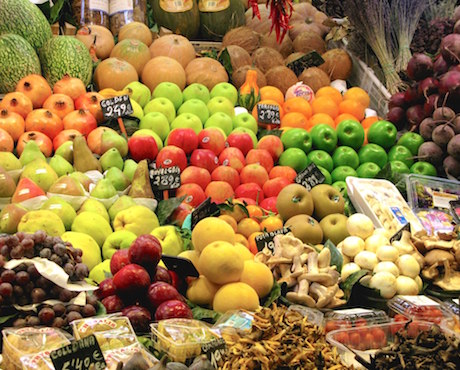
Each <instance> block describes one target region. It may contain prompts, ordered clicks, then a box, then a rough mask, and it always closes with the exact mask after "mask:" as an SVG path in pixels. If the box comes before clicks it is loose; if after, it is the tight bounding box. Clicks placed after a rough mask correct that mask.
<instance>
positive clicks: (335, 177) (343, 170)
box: [331, 166, 358, 183]
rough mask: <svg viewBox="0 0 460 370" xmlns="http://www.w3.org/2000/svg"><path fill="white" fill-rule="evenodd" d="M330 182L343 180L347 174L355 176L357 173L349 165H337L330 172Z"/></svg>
mask: <svg viewBox="0 0 460 370" xmlns="http://www.w3.org/2000/svg"><path fill="white" fill-rule="evenodd" d="M331 176H332V182H333V183H334V182H337V181H345V179H346V178H347V177H348V176H355V177H357V176H358V174H357V173H356V171H355V170H354V169H353V168H352V167H350V166H339V167H336V168H334V171H332V173H331Z"/></svg>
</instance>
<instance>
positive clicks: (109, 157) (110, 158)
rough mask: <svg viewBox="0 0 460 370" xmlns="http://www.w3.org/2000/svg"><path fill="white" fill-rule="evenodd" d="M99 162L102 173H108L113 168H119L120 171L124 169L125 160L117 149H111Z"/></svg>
mask: <svg viewBox="0 0 460 370" xmlns="http://www.w3.org/2000/svg"><path fill="white" fill-rule="evenodd" d="M99 162H100V163H101V166H102V171H107V170H108V169H109V168H112V167H117V168H119V169H120V170H122V169H123V158H122V157H121V154H120V152H119V151H118V150H117V149H115V148H111V149H109V150H107V151H106V152H105V153H104V154H102V156H101V158H99Z"/></svg>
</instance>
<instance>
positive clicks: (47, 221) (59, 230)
mask: <svg viewBox="0 0 460 370" xmlns="http://www.w3.org/2000/svg"><path fill="white" fill-rule="evenodd" d="M38 230H43V231H44V232H45V233H47V234H48V235H49V236H61V235H62V234H64V233H65V227H64V223H63V222H62V220H61V219H60V218H59V216H58V215H56V214H55V213H53V212H51V211H48V210H42V209H41V210H38V211H29V212H27V213H26V214H25V215H24V216H22V218H21V221H20V222H19V225H18V231H19V232H21V231H22V232H25V233H28V234H33V233H34V232H35V231H38Z"/></svg>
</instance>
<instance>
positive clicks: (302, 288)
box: [286, 278, 316, 307]
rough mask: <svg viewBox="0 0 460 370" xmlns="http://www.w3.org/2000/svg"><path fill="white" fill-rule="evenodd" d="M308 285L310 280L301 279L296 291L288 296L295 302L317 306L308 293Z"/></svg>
mask: <svg viewBox="0 0 460 370" xmlns="http://www.w3.org/2000/svg"><path fill="white" fill-rule="evenodd" d="M299 279H300V278H299ZM308 287H309V284H308V281H307V280H306V279H300V280H299V284H298V285H297V286H296V287H295V289H294V291H293V292H288V293H287V294H286V298H287V299H289V300H290V301H291V302H294V303H299V304H302V305H304V306H308V307H315V306H316V302H315V300H314V299H313V298H312V297H310V296H309V295H308V290H309V289H308Z"/></svg>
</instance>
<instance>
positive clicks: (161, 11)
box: [150, 0, 200, 39]
mask: <svg viewBox="0 0 460 370" xmlns="http://www.w3.org/2000/svg"><path fill="white" fill-rule="evenodd" d="M179 3H180V4H183V5H182V7H183V8H185V9H184V10H185V11H177V9H174V8H173V9H170V8H169V7H170V6H171V4H172V6H173V7H174V5H175V2H170V1H163V0H150V4H151V5H152V8H153V18H154V20H155V23H156V24H157V25H158V27H164V28H167V29H168V30H171V31H172V32H174V33H177V34H180V35H183V36H185V37H187V38H188V39H194V38H196V36H197V35H198V31H199V29H200V13H199V12H198V5H197V2H196V1H195V0H193V1H187V2H179ZM190 5H191V7H190Z"/></svg>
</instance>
